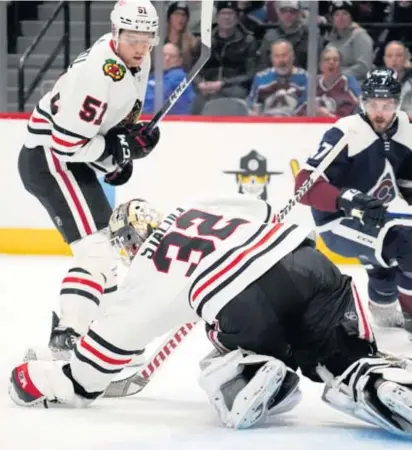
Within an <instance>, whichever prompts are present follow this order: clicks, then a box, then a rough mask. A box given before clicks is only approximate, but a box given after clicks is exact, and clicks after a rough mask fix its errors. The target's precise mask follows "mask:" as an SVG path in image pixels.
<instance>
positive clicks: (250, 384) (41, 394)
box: [9, 195, 412, 435]
mask: <svg viewBox="0 0 412 450" xmlns="http://www.w3.org/2000/svg"><path fill="white" fill-rule="evenodd" d="M158 217H159V215H158V213H157V212H156V211H154V210H153V208H152V207H151V206H150V205H149V204H148V203H146V202H144V201H142V200H137V199H136V200H132V201H130V202H128V203H126V204H123V205H120V206H119V207H118V208H117V209H116V210H115V211H114V213H113V215H112V218H111V221H110V224H109V229H110V231H111V235H112V238H113V244H114V245H115V246H116V248H117V249H118V250H120V252H121V254H122V255H127V256H128V257H129V258H130V260H133V261H132V264H131V267H130V270H129V272H128V275H127V278H126V280H125V283H124V285H122V286H121V287H120V289H119V291H118V292H117V299H116V307H115V308H113V309H111V310H110V311H108V312H107V314H106V315H105V316H103V317H102V318H100V319H97V320H96V321H94V322H93V323H92V324H91V326H90V328H89V330H88V331H87V333H86V335H85V336H83V337H82V338H81V339H80V340H79V341H78V343H77V345H76V347H75V350H74V355H73V358H72V359H71V362H70V363H67V362H64V361H47V362H45V361H31V362H26V363H24V364H22V365H20V366H18V367H16V368H15V369H14V370H13V372H12V375H11V384H10V387H9V392H10V395H11V398H12V399H13V401H15V402H16V403H17V404H18V405H21V406H33V405H36V404H44V405H45V406H48V405H52V404H53V403H62V404H66V405H69V406H75V407H83V406H86V405H88V404H89V403H90V402H92V401H93V400H95V399H96V398H98V397H99V396H100V395H102V393H103V391H104V390H105V388H106V387H107V386H108V384H109V382H110V381H111V379H112V378H113V376H114V374H115V373H117V372H119V371H120V370H121V369H122V368H123V367H124V365H125V364H127V363H128V361H130V357H131V355H132V354H133V353H134V351H135V349H139V348H142V347H144V346H145V345H146V344H147V343H148V342H149V341H151V340H152V339H153V338H154V337H157V336H160V335H162V334H164V333H165V332H167V331H168V330H169V329H170V328H174V327H176V326H178V325H180V324H182V323H185V322H188V321H192V320H198V319H199V317H200V318H202V319H203V320H204V321H205V322H206V328H207V331H208V336H209V338H210V339H211V341H212V342H213V343H214V345H215V348H216V350H215V351H213V352H212V353H211V354H210V355H209V356H208V357H206V358H205V359H204V360H203V361H202V364H201V371H202V372H201V376H200V380H199V381H200V385H201V387H202V388H203V390H204V391H205V393H206V395H207V396H208V398H209V400H210V402H211V403H212V405H213V406H214V407H215V409H216V410H217V412H218V414H219V417H220V419H221V421H222V423H223V424H224V425H225V426H227V427H234V428H248V427H250V426H252V425H254V424H255V423H257V422H259V421H261V420H262V419H263V418H264V417H265V416H266V415H267V414H277V413H280V412H284V411H287V410H290V409H292V408H293V406H295V405H296V404H297V402H298V401H299V394H300V392H299V389H298V384H299V377H298V375H297V374H296V372H295V371H296V370H297V368H300V369H301V370H302V373H303V374H304V375H306V376H308V377H309V378H311V379H312V380H314V381H325V382H327V386H326V388H325V391H324V395H323V398H324V400H325V401H326V402H328V403H329V404H330V405H331V406H333V407H336V408H338V409H340V410H343V411H345V412H347V413H349V414H351V415H353V416H355V417H358V418H361V419H363V420H366V421H367V422H370V423H372V424H375V425H378V426H381V427H383V428H385V429H387V430H390V431H392V432H395V433H403V434H407V435H411V433H412V408H411V405H412V391H411V388H412V361H409V360H406V359H400V358H395V357H391V359H389V358H385V357H382V356H381V355H379V354H378V353H377V349H376V344H375V341H374V337H373V334H372V332H371V329H370V327H369V324H368V322H367V319H366V317H365V312H364V310H363V307H362V304H361V301H360V299H359V296H358V294H357V292H356V288H355V286H354V285H353V283H352V281H351V278H350V277H348V276H344V275H342V274H341V273H340V272H339V271H338V269H337V268H336V267H335V266H334V265H333V264H332V263H331V262H330V261H329V260H328V259H327V258H326V257H325V256H323V255H322V254H321V253H319V252H318V251H317V250H315V249H314V248H313V242H314V241H313V239H312V238H311V233H308V230H305V229H303V228H301V227H299V226H297V225H287V224H284V223H276V221H275V214H274V212H273V210H272V209H271V207H270V206H269V205H268V204H267V203H265V202H264V201H262V200H257V199H252V198H248V197H245V196H242V195H241V196H239V197H238V198H237V199H231V200H230V199H220V200H218V199H214V200H213V201H211V202H207V201H204V202H198V203H196V204H193V205H191V206H187V207H179V208H177V209H176V210H175V211H173V212H172V213H170V214H169V215H168V216H167V217H166V218H165V219H164V220H163V222H161V223H160V225H159V226H157V225H158V222H157V218H158Z"/></svg>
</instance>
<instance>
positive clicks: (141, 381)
mask: <svg viewBox="0 0 412 450" xmlns="http://www.w3.org/2000/svg"><path fill="white" fill-rule="evenodd" d="M346 145H347V137H346V135H344V136H343V137H342V139H341V140H340V141H339V142H338V143H337V144H336V146H335V147H333V148H332V149H331V150H330V152H329V153H328V154H327V155H326V157H325V158H324V159H323V160H322V161H321V162H320V164H319V165H318V167H317V168H316V169H315V170H314V171H313V172H312V173H311V174H310V176H309V178H308V179H307V180H306V181H305V183H303V185H302V186H301V187H300V188H299V189H298V190H297V191H296V193H295V194H294V195H293V196H292V197H291V198H290V199H289V201H288V203H287V204H286V206H285V207H284V208H282V209H281V210H280V212H279V213H278V214H277V215H276V221H277V222H281V221H283V220H284V218H285V217H286V216H287V215H288V214H289V213H290V211H291V210H292V208H294V206H295V205H296V204H297V203H298V202H299V201H300V200H301V199H302V197H303V196H304V195H305V194H306V193H307V192H308V191H309V189H311V187H312V186H313V185H314V184H315V183H316V181H317V180H318V179H319V177H321V176H322V175H323V174H324V172H325V171H326V169H327V168H328V167H329V165H330V164H332V162H333V161H334V159H335V158H336V157H337V156H338V155H339V153H340V152H341V151H342V150H343V149H344V148H345V147H346ZM195 324H196V322H192V323H186V324H184V325H182V326H181V327H179V328H178V329H177V330H174V331H172V332H171V333H170V334H169V335H168V336H167V338H166V340H165V341H164V342H163V343H162V344H161V346H160V347H159V348H158V349H157V350H156V352H155V354H154V355H153V356H152V357H150V358H149V361H148V363H147V364H146V365H145V366H144V367H143V368H140V369H139V370H138V372H137V373H135V374H133V375H130V376H129V377H126V378H124V379H123V380H118V381H113V382H112V383H111V384H110V385H109V387H108V388H107V390H106V391H105V394H104V396H105V397H125V396H128V395H133V394H137V393H138V392H140V391H141V390H142V389H143V388H144V387H145V386H146V385H147V384H148V383H149V381H150V380H151V378H152V377H153V375H154V374H155V373H156V371H157V370H158V369H159V367H160V366H161V365H162V364H163V362H165V360H167V358H169V357H170V355H171V354H172V353H173V352H174V351H175V350H176V348H177V347H178V345H180V343H181V341H182V337H183V336H184V337H186V336H187V335H188V334H189V333H190V331H191V330H192V329H193V327H194V325H195ZM183 330H184V331H183ZM184 332H185V333H184ZM180 334H182V336H181V337H180V339H179V338H178V337H177V336H179V335H180ZM166 349H167V350H166Z"/></svg>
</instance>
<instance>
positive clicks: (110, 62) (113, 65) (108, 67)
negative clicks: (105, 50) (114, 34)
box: [103, 59, 126, 81]
mask: <svg viewBox="0 0 412 450" xmlns="http://www.w3.org/2000/svg"><path fill="white" fill-rule="evenodd" d="M103 73H104V74H105V75H106V76H108V77H110V78H111V79H112V80H113V81H120V80H122V79H123V78H124V75H125V73H126V67H125V66H124V65H123V64H119V63H117V61H116V60H115V59H106V61H105V62H104V65H103Z"/></svg>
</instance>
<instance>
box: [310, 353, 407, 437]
mask: <svg viewBox="0 0 412 450" xmlns="http://www.w3.org/2000/svg"><path fill="white" fill-rule="evenodd" d="M404 367H407V368H404ZM410 367H411V365H410V364H406V365H405V361H404V359H401V358H400V359H396V358H393V357H384V358H362V359H360V360H359V361H357V362H355V363H354V364H352V365H351V366H349V367H348V369H346V371H345V372H344V373H343V374H342V375H340V376H339V377H336V378H334V377H333V376H332V375H331V374H330V372H329V371H328V370H327V369H326V368H325V367H324V366H318V368H317V372H318V374H319V376H320V378H321V379H322V380H323V381H325V382H326V386H325V389H324V391H323V395H322V400H324V401H325V402H326V403H328V404H329V405H330V406H332V407H334V408H336V409H338V410H340V411H343V412H345V413H347V414H350V415H351V416H353V417H356V418H358V419H361V420H364V421H365V422H368V423H371V424H373V425H377V426H379V427H381V428H383V429H385V430H387V431H390V432H392V433H395V434H400V435H406V436H412V372H411V371H410Z"/></svg>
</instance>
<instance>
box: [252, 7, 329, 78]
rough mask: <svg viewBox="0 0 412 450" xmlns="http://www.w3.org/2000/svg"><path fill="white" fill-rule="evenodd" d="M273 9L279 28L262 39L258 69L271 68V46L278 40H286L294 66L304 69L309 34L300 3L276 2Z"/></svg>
mask: <svg viewBox="0 0 412 450" xmlns="http://www.w3.org/2000/svg"><path fill="white" fill-rule="evenodd" d="M275 8H276V14H277V17H278V21H279V26H278V27H277V28H272V29H270V30H268V31H267V32H266V33H265V35H264V37H263V41H262V44H261V46H260V49H259V62H258V69H259V70H264V69H266V68H268V67H270V66H271V49H272V44H273V43H274V42H275V41H278V40H279V39H287V40H288V41H289V42H290V43H291V44H292V46H293V50H294V52H295V64H296V66H297V67H302V68H304V69H306V67H307V53H308V41H309V33H308V27H307V25H306V24H305V23H304V17H303V14H302V8H301V4H300V2H299V1H296V0H295V1H277V2H275ZM321 45H322V44H320V46H321Z"/></svg>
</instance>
